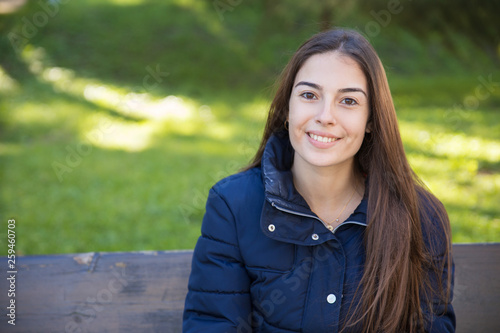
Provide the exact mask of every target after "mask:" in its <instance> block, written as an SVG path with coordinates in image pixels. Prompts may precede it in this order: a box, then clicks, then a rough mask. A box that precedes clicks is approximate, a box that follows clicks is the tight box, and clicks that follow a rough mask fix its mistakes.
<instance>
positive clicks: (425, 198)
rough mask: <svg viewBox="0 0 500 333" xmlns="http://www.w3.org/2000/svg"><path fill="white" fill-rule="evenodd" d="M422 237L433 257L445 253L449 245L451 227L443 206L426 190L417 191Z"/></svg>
mask: <svg viewBox="0 0 500 333" xmlns="http://www.w3.org/2000/svg"><path fill="white" fill-rule="evenodd" d="M418 195H419V203H420V221H421V228H422V235H423V238H424V241H425V245H426V247H427V249H428V250H429V251H430V252H431V254H433V255H440V254H442V253H444V252H446V249H447V248H448V247H449V246H450V244H451V227H450V221H449V218H448V214H447V213H446V209H445V207H444V205H443V204H442V203H441V201H439V199H438V198H436V197H435V196H434V195H433V194H432V193H430V192H429V191H427V190H426V189H423V188H420V189H419V190H418Z"/></svg>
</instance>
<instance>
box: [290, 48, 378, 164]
mask: <svg viewBox="0 0 500 333" xmlns="http://www.w3.org/2000/svg"><path fill="white" fill-rule="evenodd" d="M289 105H290V110H289V114H288V121H289V134H290V141H291V143H292V146H293V148H294V149H295V156H294V163H299V164H301V165H304V163H305V164H306V165H308V166H314V167H330V166H336V165H345V166H348V165H350V166H352V163H353V161H354V155H355V154H356V153H357V152H358V150H359V148H360V147H361V143H362V142H363V138H364V136H365V132H367V131H368V129H367V121H368V116H369V105H368V86H367V82H366V77H365V75H364V74H363V72H362V71H361V69H360V67H359V66H358V64H357V63H356V62H355V61H354V60H352V59H351V58H349V57H346V56H344V55H341V54H340V53H337V52H327V53H322V54H316V55H313V56H311V57H310V58H309V59H308V60H307V61H306V62H305V63H304V65H303V66H302V68H301V69H300V70H299V72H298V73H297V76H296V77H295V82H294V84H293V89H292V94H291V96H290V104H289Z"/></svg>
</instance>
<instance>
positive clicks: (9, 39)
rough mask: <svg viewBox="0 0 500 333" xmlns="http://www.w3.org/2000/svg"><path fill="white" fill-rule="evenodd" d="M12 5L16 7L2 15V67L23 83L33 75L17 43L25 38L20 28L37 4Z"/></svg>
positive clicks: (20, 2)
mask: <svg viewBox="0 0 500 333" xmlns="http://www.w3.org/2000/svg"><path fill="white" fill-rule="evenodd" d="M19 4H21V5H19ZM12 5H13V6H14V5H15V6H14V7H12V10H7V9H6V8H7V7H5V8H4V9H5V10H4V12H3V13H1V14H0V66H1V67H2V68H3V70H4V71H5V72H6V73H7V74H8V75H9V76H10V77H12V78H14V79H16V80H17V81H20V82H23V81H24V80H26V79H28V78H32V77H33V74H32V73H31V72H30V71H29V69H28V67H27V66H26V63H25V62H24V61H23V60H22V59H21V56H20V51H21V50H20V47H19V45H16V44H15V43H16V42H18V41H19V39H20V38H23V37H22V32H21V31H20V28H19V26H20V25H21V22H22V18H23V17H26V16H27V15H28V14H29V13H32V12H33V11H34V9H35V5H36V3H35V2H33V1H30V2H28V3H27V4H24V3H22V1H13V3H12Z"/></svg>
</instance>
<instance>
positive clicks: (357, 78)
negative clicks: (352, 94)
mask: <svg viewBox="0 0 500 333" xmlns="http://www.w3.org/2000/svg"><path fill="white" fill-rule="evenodd" d="M299 81H309V82H312V83H316V84H319V85H321V86H322V87H325V88H329V87H330V88H334V89H338V88H343V87H347V86H348V87H358V88H363V89H364V90H365V91H366V89H367V80H366V76H365V74H364V73H363V71H362V70H361V68H360V66H359V65H358V63H357V62H356V61H354V60H353V59H352V58H350V57H348V56H346V55H343V54H340V53H339V52H326V53H320V54H315V55H313V56H311V57H310V58H309V59H307V60H306V61H305V63H304V64H303V65H302V67H301V68H300V70H299V71H298V72H297V75H296V76H295V83H294V86H295V84H296V83H297V82H299Z"/></svg>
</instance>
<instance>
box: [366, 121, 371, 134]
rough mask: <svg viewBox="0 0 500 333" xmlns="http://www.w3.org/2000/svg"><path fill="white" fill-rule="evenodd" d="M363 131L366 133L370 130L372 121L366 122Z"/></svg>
mask: <svg viewBox="0 0 500 333" xmlns="http://www.w3.org/2000/svg"><path fill="white" fill-rule="evenodd" d="M365 132H366V133H371V132H372V122H371V121H370V122H368V124H366V127H365Z"/></svg>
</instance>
